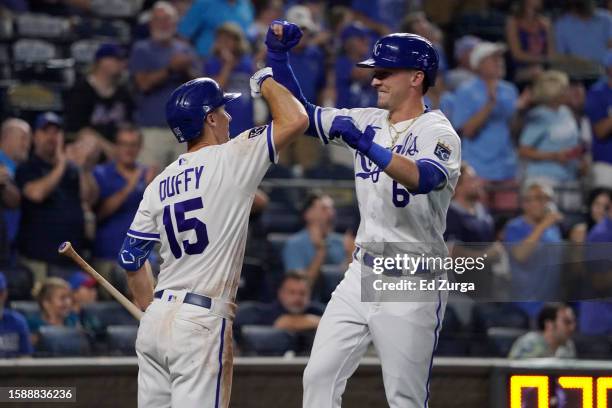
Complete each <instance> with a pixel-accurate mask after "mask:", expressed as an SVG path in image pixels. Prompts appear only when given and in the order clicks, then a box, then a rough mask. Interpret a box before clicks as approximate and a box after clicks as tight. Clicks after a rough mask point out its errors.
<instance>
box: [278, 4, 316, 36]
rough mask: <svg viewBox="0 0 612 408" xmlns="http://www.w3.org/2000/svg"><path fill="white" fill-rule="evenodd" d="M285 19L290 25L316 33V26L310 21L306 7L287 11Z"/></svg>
mask: <svg viewBox="0 0 612 408" xmlns="http://www.w3.org/2000/svg"><path fill="white" fill-rule="evenodd" d="M285 18H286V19H287V21H289V22H290V23H294V24H297V25H298V26H300V28H306V29H308V30H310V31H317V30H318V28H319V27H318V26H317V25H316V24H315V22H314V20H313V19H312V13H311V12H310V9H309V8H308V7H306V6H299V5H298V6H293V7H291V8H289V10H287V14H286V15H285Z"/></svg>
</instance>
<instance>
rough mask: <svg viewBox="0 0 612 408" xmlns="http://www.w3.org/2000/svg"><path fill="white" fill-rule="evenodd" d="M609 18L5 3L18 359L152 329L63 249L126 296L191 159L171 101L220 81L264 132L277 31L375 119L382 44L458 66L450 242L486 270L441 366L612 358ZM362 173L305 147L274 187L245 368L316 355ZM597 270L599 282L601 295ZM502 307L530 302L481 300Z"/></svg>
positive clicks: (7, 318)
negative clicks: (127, 254) (130, 240)
mask: <svg viewBox="0 0 612 408" xmlns="http://www.w3.org/2000/svg"><path fill="white" fill-rule="evenodd" d="M611 10H612V2H604V1H594V0H565V1H548V0H517V1H510V0H465V1H435V2H433V1H432V2H423V1H419V0H368V1H365V0H364V1H362V0H341V1H333V2H329V1H322V0H301V1H299V0H285V1H282V0H252V1H249V0H171V1H151V0H116V1H112V0H108V1H105V2H99V1H94V0H91V1H82V0H60V1H57V0H3V1H0V94H2V104H1V105H0V118H1V119H2V125H1V129H0V203H1V209H0V211H1V213H0V270H1V271H2V272H3V273H0V357H12V356H18V355H31V354H33V353H34V355H57V354H59V355H63V354H96V353H98V354H102V353H111V354H113V353H126V354H131V353H133V338H134V336H135V335H136V331H135V327H136V322H135V321H134V320H133V319H131V318H130V317H129V316H127V315H126V312H125V311H124V310H122V309H121V308H120V307H119V306H118V305H117V304H116V303H114V302H112V301H111V298H110V296H109V295H108V293H107V292H106V291H105V290H102V289H100V288H97V287H96V286H95V282H94V281H92V280H91V279H90V278H88V277H87V276H86V275H83V273H82V272H80V271H78V269H76V268H75V266H74V265H73V264H71V263H70V261H69V260H67V259H66V258H62V257H60V256H59V255H58V253H57V247H58V245H59V244H60V243H61V242H63V241H71V242H72V245H73V246H74V247H75V249H77V251H79V253H81V254H82V255H83V256H84V257H85V258H87V259H88V260H89V261H90V262H91V263H92V264H93V265H94V267H95V268H96V270H97V271H98V272H100V273H101V274H102V275H103V276H104V277H106V278H107V279H108V280H109V281H110V282H111V283H113V284H114V285H115V286H116V287H117V288H118V289H119V290H121V291H122V292H124V293H126V294H128V295H129V292H128V289H127V285H126V279H125V272H124V271H122V270H120V269H119V268H118V266H117V265H116V261H115V259H116V256H117V252H118V250H119V248H120V246H121V242H122V239H123V237H124V236H125V232H126V231H127V229H128V227H129V225H130V223H131V220H132V218H133V215H134V213H135V212H136V209H137V207H138V204H139V202H140V200H141V198H142V196H143V192H144V190H145V188H146V186H147V185H148V183H149V182H150V181H151V180H152V179H153V178H154V177H155V175H156V174H158V173H159V172H160V171H161V170H162V169H163V168H164V167H165V166H166V165H167V164H169V163H171V162H172V161H174V160H175V159H176V158H177V156H178V155H179V154H181V153H182V152H184V149H185V146H184V145H183V144H179V143H177V142H176V140H175V138H174V137H173V136H172V133H171V132H170V130H169V129H168V127H167V125H166V122H165V103H166V100H167V98H168V95H169V94H170V93H171V92H172V90H174V89H175V88H176V87H177V86H178V85H180V84H181V83H183V82H185V81H187V80H189V79H192V78H196V77H199V76H210V77H212V78H214V79H215V80H216V81H218V82H219V83H220V84H221V86H222V87H223V88H224V90H225V91H226V92H241V93H242V96H241V97H240V99H239V100H238V101H237V103H235V104H232V105H230V106H228V107H227V111H228V112H229V114H230V115H231V116H232V121H231V122H230V133H231V134H232V135H236V134H238V133H240V132H242V131H243V130H245V129H248V128H251V127H253V126H256V125H260V124H263V123H266V122H267V121H268V120H269V119H268V112H267V108H266V106H265V104H264V103H263V102H262V101H261V100H259V99H253V98H252V97H251V96H250V91H249V78H250V76H251V75H252V74H253V73H254V72H255V71H256V70H257V69H259V68H261V67H263V66H265V65H266V49H265V45H264V43H263V40H264V37H265V33H266V31H267V29H268V26H269V25H270V23H272V21H274V20H276V19H287V20H289V21H292V22H294V23H296V24H298V25H299V26H300V27H301V29H302V30H303V32H304V35H303V37H302V39H301V41H300V43H299V44H298V45H297V46H296V47H295V48H293V49H292V50H291V53H290V58H291V62H292V66H293V67H294V70H295V75H296V78H297V79H298V81H299V82H300V85H301V87H302V91H303V93H304V95H305V96H306V98H307V99H308V100H310V101H312V102H316V103H317V104H319V105H321V106H327V107H339V108H358V107H373V106H376V100H377V95H376V92H375V90H374V89H373V88H372V87H371V86H370V81H371V73H370V72H369V71H368V70H365V69H362V68H358V67H356V66H355V62H357V61H360V60H362V59H364V58H367V56H368V55H369V54H370V52H371V49H372V44H373V42H374V41H375V40H376V39H377V38H378V37H380V36H382V35H385V34H388V33H391V32H396V31H403V32H412V33H416V34H419V35H421V36H423V37H426V38H427V39H429V40H430V41H431V42H432V43H433V44H434V46H435V47H436V49H437V50H438V52H439V55H440V72H439V74H438V78H439V79H438V81H437V83H436V86H435V87H433V88H430V89H429V91H428V92H427V94H426V104H427V105H428V107H429V108H432V109H440V110H441V111H442V112H444V113H445V115H446V116H447V117H448V119H449V120H450V121H451V123H452V124H453V126H454V127H455V129H456V130H457V132H458V134H459V135H460V137H461V139H462V154H463V160H464V163H463V164H462V169H461V173H462V176H461V178H460V180H459V182H458V185H457V188H456V194H455V197H454V199H453V202H452V204H451V207H450V209H449V213H448V218H447V231H446V234H445V238H446V240H447V242H448V246H449V249H450V251H451V254H452V256H456V257H459V256H468V255H469V256H480V255H483V254H487V256H488V260H487V264H486V268H485V272H483V273H482V274H481V276H479V277H478V283H479V289H478V291H477V292H478V294H477V296H476V299H477V301H476V302H475V303H474V302H472V303H469V308H466V307H465V306H462V304H461V303H457V304H455V303H453V301H452V299H451V303H450V305H449V308H448V310H447V314H446V317H445V321H444V329H443V331H442V335H441V338H440V343H439V350H438V353H439V354H440V355H462V356H465V355H487V356H490V355H495V356H507V355H510V357H512V358H520V357H525V356H534V355H535V354H539V356H553V355H557V356H562V357H574V356H578V357H593V358H602V357H609V356H611V355H612V337H611V336H612V306H611V305H612V303H610V302H609V300H610V295H611V294H612V283H611V281H612V280H611V279H609V275H610V273H611V272H612V267H611V266H610V264H609V262H608V263H606V261H602V260H601V259H602V258H601V257H598V254H597V253H588V251H585V248H588V244H590V243H599V244H600V245H603V246H601V247H600V248H603V252H600V253H605V250H606V247H605V244H601V243H606V242H608V243H609V242H611V241H612V202H611V200H612V136H611V135H612V110H611V108H612V14H610V13H611ZM351 163H352V157H351V155H350V154H347V152H346V151H342V150H334V149H324V148H323V147H322V146H321V145H320V144H319V142H318V141H317V140H316V139H314V138H309V137H303V138H301V139H299V141H298V142H296V143H295V144H294V145H293V146H292V147H291V148H290V149H288V151H287V153H286V154H284V155H283V156H282V157H281V163H280V165H279V166H276V167H274V168H272V169H271V170H270V172H269V174H268V175H267V177H266V180H264V184H263V185H262V190H261V191H260V192H259V193H258V195H257V196H256V198H255V203H254V206H253V209H252V214H251V224H250V227H249V240H248V243H247V250H246V256H245V264H244V268H243V274H242V279H241V285H240V288H239V290H238V301H239V303H240V305H241V307H239V312H238V316H237V318H236V325H235V331H236V336H235V337H236V339H237V341H238V343H239V344H238V346H239V347H238V350H240V352H242V353H243V354H246V355H248V354H271V355H274V354H278V355H282V354H283V353H284V352H286V351H288V350H291V351H293V352H296V353H303V354H306V353H308V351H309V344H310V343H309V342H311V341H312V334H313V332H314V330H315V329H316V326H317V323H318V319H319V317H318V316H320V315H321V314H322V311H323V309H324V307H325V303H326V302H327V301H328V300H329V298H330V296H331V293H332V291H333V289H334V288H335V286H336V285H337V284H338V282H339V281H340V280H341V279H342V274H343V273H344V271H345V268H346V266H347V265H348V263H350V262H351V261H352V257H353V251H354V248H355V235H356V232H357V226H358V221H359V220H358V216H357V211H356V209H355V199H354V197H353V189H352V187H351V184H350V183H351V180H352V179H353V173H352V169H351ZM322 179H332V180H333V183H332V184H325V183H324V180H322ZM279 181H282V182H284V183H279ZM347 183H348V187H347ZM317 186H318V187H325V189H324V191H321V190H320V189H313V188H311V187H317ZM330 186H331V188H330ZM484 243H486V244H484ZM541 244H543V245H541ZM595 252H597V251H595ZM608 253H609V251H608ZM589 256H591V258H592V260H593V261H594V262H599V263H600V266H599V269H598V270H600V271H601V273H600V275H599V276H598V277H596V278H595V279H594V281H595V284H593V285H591V286H589V285H583V284H582V283H583V282H582V281H584V280H588V279H586V278H585V277H586V276H587V272H586V270H587V269H588V268H587V267H585V266H584V264H585V261H586V259H587V258H588V257H589ZM543 259H545V260H550V259H553V260H559V261H558V262H556V263H555V262H549V263H546V262H542V260H543ZM608 259H609V257H608ZM151 262H152V264H153V266H154V269H156V270H157V269H158V268H159V260H158V259H157V258H156V255H155V254H154V255H152V259H151ZM552 263H555V265H556V266H551V264H552ZM581 265H583V266H582V267H581ZM606 268H607V269H606ZM469 278H470V277H459V278H458V279H469ZM581 279H582V281H581ZM585 286H588V288H585ZM568 288H569V289H568ZM560 291H564V293H563V295H561V294H560ZM491 294H495V296H491ZM504 296H507V297H505V298H504ZM500 299H507V300H514V301H516V302H513V303H510V302H505V303H483V302H482V301H484V302H494V301H496V300H500ZM583 299H600V300H599V301H588V302H587V301H579V300H583ZM606 299H608V301H606ZM518 300H521V302H519V301H518ZM534 300H539V301H538V302H534ZM553 300H555V301H561V300H570V301H572V302H571V303H569V305H570V306H571V307H568V306H567V305H566V304H558V303H554V304H550V303H545V301H553ZM465 304H466V303H463V305H465ZM574 315H575V316H576V317H574ZM564 325H565V326H564ZM530 329H534V330H535V331H534V332H530V333H528V334H525V333H526V332H527V331H528V330H530ZM572 337H573V338H574V342H575V345H574V343H571V346H569V345H568V346H567V347H565V345H566V343H567V342H568V341H570V339H571V338H572ZM517 338H518V340H517V343H516V344H515V345H514V346H512V342H513V341H514V340H516V339H517ZM66 339H70V341H67V340H66ZM483 339H484V341H483ZM130 342H131V343H130ZM568 344H569V343H568ZM271 345H273V346H271ZM563 347H565V348H563ZM560 348H561V349H562V350H565V351H566V352H563V353H562V352H559V349H560ZM75 350H76V351H75Z"/></svg>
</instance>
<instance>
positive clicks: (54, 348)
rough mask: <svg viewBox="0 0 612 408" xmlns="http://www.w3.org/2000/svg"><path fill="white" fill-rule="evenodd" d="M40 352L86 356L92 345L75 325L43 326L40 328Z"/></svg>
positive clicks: (52, 354) (49, 354)
mask: <svg viewBox="0 0 612 408" xmlns="http://www.w3.org/2000/svg"><path fill="white" fill-rule="evenodd" d="M39 333H40V342H39V344H38V347H37V349H38V352H39V353H40V355H45V356H56V357H60V356H61V357H63V356H86V355H88V354H90V351H91V347H90V345H89V342H88V340H87V336H85V334H84V333H83V332H82V331H81V330H80V329H77V328H74V327H58V326H43V327H41V328H40V332H39Z"/></svg>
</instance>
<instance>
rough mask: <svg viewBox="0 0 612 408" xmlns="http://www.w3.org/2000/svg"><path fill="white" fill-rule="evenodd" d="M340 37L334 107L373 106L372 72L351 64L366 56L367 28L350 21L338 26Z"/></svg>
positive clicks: (374, 92) (374, 95)
mask: <svg viewBox="0 0 612 408" xmlns="http://www.w3.org/2000/svg"><path fill="white" fill-rule="evenodd" d="M340 38H341V39H342V50H343V52H342V54H341V55H339V56H338V58H337V59H336V95H337V99H336V107H337V108H365V107H369V106H375V105H376V100H377V98H378V96H377V93H376V89H375V88H374V87H372V86H371V85H370V82H372V73H371V72H370V70H369V69H366V68H359V67H358V66H356V65H355V64H356V63H357V62H359V61H363V60H364V59H367V58H368V55H369V54H370V33H369V31H367V30H366V29H365V27H363V26H362V25H360V24H358V23H354V24H350V25H348V26H347V27H346V28H344V30H342V33H341V35H340ZM292 62H293V61H292ZM300 83H301V82H300ZM309 100H310V99H309Z"/></svg>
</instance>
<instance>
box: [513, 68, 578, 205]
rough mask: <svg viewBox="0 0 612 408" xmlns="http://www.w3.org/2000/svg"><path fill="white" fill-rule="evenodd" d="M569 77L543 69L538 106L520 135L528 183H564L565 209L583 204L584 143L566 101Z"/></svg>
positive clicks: (538, 81) (536, 98) (538, 82)
mask: <svg viewBox="0 0 612 408" xmlns="http://www.w3.org/2000/svg"><path fill="white" fill-rule="evenodd" d="M568 90H569V78H568V77H567V75H566V74H564V73H563V72H560V71H552V70H551V71H546V72H543V73H542V74H541V75H540V76H538V78H537V79H536V82H535V84H534V85H533V91H532V98H533V101H534V102H535V104H536V107H535V108H533V109H532V110H531V111H529V113H528V115H527V120H526V123H525V126H524V128H523V131H522V133H521V137H520V149H519V154H520V156H521V157H522V158H523V159H525V160H526V168H525V177H526V181H525V184H526V185H529V184H531V183H533V182H536V181H537V182H539V183H542V184H547V185H549V186H550V187H551V188H558V187H561V186H562V187H563V188H564V189H565V188H568V189H570V190H564V191H562V192H560V194H559V199H558V202H559V205H561V203H563V208H564V209H565V210H570V209H571V210H575V209H578V208H580V207H581V206H582V197H581V195H580V193H579V192H578V193H576V192H575V191H572V190H571V189H572V188H574V189H576V190H579V187H580V186H579V184H578V174H579V171H580V169H581V166H582V163H581V159H582V153H583V151H582V144H581V141H580V134H579V131H578V126H577V124H576V120H575V118H574V115H573V113H572V111H571V110H570V109H569V108H568V107H567V105H565V103H566V101H567V97H568Z"/></svg>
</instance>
